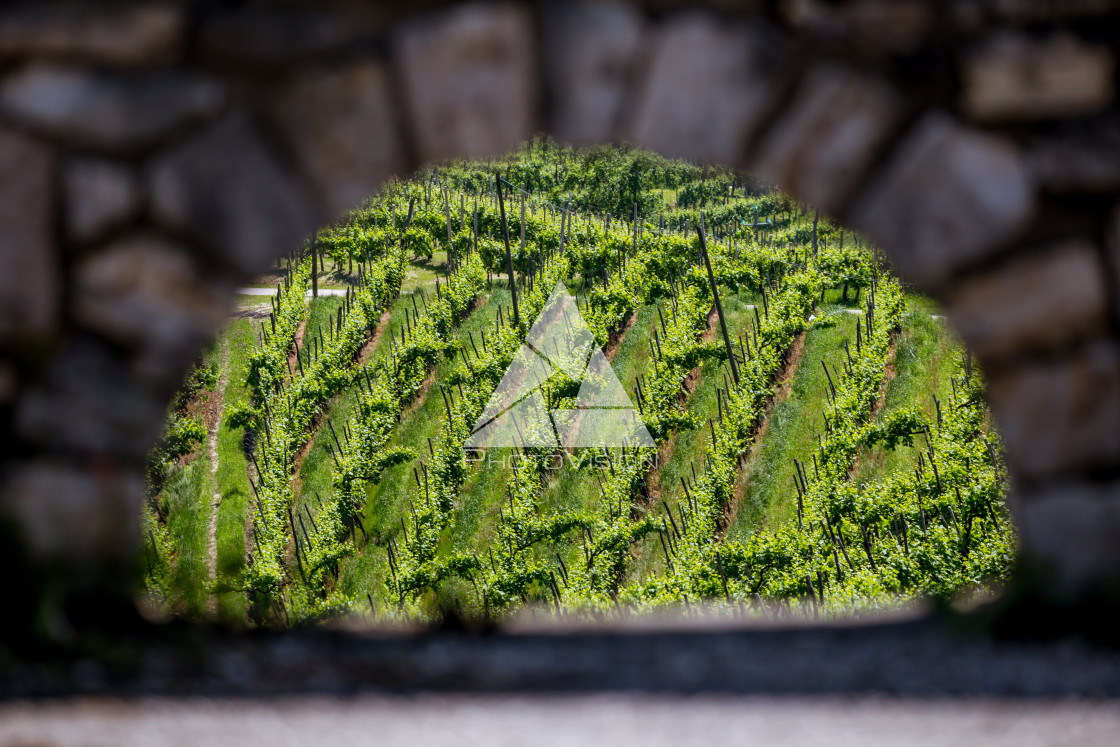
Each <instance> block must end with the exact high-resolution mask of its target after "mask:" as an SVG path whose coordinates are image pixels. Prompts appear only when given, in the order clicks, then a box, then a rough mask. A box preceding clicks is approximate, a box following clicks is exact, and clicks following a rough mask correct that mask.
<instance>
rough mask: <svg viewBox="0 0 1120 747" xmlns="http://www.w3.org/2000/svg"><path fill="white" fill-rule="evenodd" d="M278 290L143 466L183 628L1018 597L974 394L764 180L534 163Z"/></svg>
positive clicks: (949, 339) (307, 267)
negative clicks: (208, 623)
mask: <svg viewBox="0 0 1120 747" xmlns="http://www.w3.org/2000/svg"><path fill="white" fill-rule="evenodd" d="M259 285H260V286H261V287H260V288H257V289H246V290H247V291H254V292H256V293H259V294H260V295H251V294H249V293H245V294H244V295H242V296H240V297H239V300H238V305H237V308H236V309H235V312H234V317H233V319H231V321H230V324H229V325H228V327H227V328H226V329H225V330H224V331H223V333H222V334H221V336H220V337H219V338H218V340H217V341H216V342H215V343H214V344H213V345H212V346H211V348H210V349H208V350H207V351H205V352H204V354H203V355H202V358H201V360H200V363H199V365H198V367H197V369H196V370H195V371H193V372H192V373H191V375H190V377H188V380H187V381H186V382H185V383H184V386H183V389H182V390H181V391H180V392H179V393H178V394H177V396H176V398H175V400H174V402H173V403H172V406H171V409H170V412H169V419H168V424H167V427H166V431H165V434H164V437H163V439H162V440H161V442H160V443H159V445H158V446H157V448H156V449H155V450H154V451H153V452H152V454H151V457H150V460H149V483H150V485H149V501H148V504H147V506H146V508H145V516H144V537H143V540H144V549H143V559H142V563H143V568H144V571H145V582H146V588H147V590H148V596H149V599H150V601H151V604H152V605H154V606H156V607H159V608H161V609H163V610H165V611H167V612H170V613H173V614H180V615H188V616H211V617H218V618H221V619H224V620H227V621H232V622H236V623H245V624H253V625H297V624H306V623H314V622H318V621H325V620H330V619H337V618H341V617H346V616H352V617H360V618H364V619H367V620H373V621H378V622H397V621H410V620H422V621H430V620H438V619H441V618H444V617H446V616H449V615H450V616H456V617H458V618H461V619H465V620H497V619H501V618H503V617H506V616H508V615H512V614H515V613H518V612H519V611H531V612H532V614H534V615H538V616H541V615H552V616H558V617H561V618H564V619H568V618H578V619H602V618H606V617H611V616H617V615H626V614H630V613H632V612H642V611H649V610H655V609H658V608H663V607H671V608H673V609H676V610H679V611H680V612H681V613H683V614H694V613H697V614H698V613H699V610H701V609H703V610H704V611H705V612H706V613H712V614H728V615H752V614H754V615H763V616H765V615H774V614H784V613H790V612H793V613H797V614H804V615H810V616H811V615H817V616H846V615H851V614H856V613H861V612H863V611H867V610H873V609H879V608H891V607H896V606H898V605H900V604H905V603H907V602H908V601H911V600H916V599H922V598H931V597H932V598H938V599H953V598H960V597H962V596H964V597H967V596H969V595H982V594H986V593H990V592H991V591H992V590H993V589H994V588H995V587H997V586H998V584H999V582H1000V580H1001V579H1003V578H1005V577H1006V575H1007V574H1008V572H1009V571H1010V564H1011V562H1012V557H1013V554H1014V543H1015V537H1014V531H1013V527H1012V524H1011V520H1010V517H1009V514H1008V510H1007V507H1006V505H1005V500H1004V496H1005V493H1006V487H1007V486H1006V474H1005V470H1004V466H1003V460H1002V446H1001V441H1000V438H999V435H998V433H997V432H996V430H995V428H994V427H993V426H992V424H991V423H990V415H989V412H988V409H987V406H986V404H985V401H984V382H983V377H982V372H980V371H979V370H978V369H976V368H975V367H974V366H973V364H972V360H971V358H970V357H969V356H968V354H967V352H966V351H964V349H963V348H962V347H961V346H960V344H959V343H958V342H957V341H956V340H955V338H954V337H953V336H952V333H951V331H950V330H948V328H947V326H946V324H945V321H944V319H943V318H941V317H940V316H939V315H938V314H937V313H936V309H935V308H934V307H932V305H931V304H930V303H929V302H928V301H927V300H925V299H923V298H921V297H919V296H917V295H914V294H913V293H911V292H909V290H908V289H907V288H906V287H904V285H903V284H901V283H900V281H899V280H898V279H897V278H895V277H894V276H893V275H892V273H891V269H890V267H889V266H888V265H887V264H886V263H885V261H884V260H883V258H882V257H881V256H879V254H878V253H877V252H876V251H875V250H874V248H873V247H871V246H868V245H867V244H866V242H865V241H864V240H863V239H862V238H861V237H859V236H857V235H854V234H852V233H851V232H846V231H845V230H844V228H843V227H842V226H840V225H837V224H835V223H834V222H833V221H831V220H829V219H828V218H826V217H825V216H820V215H818V214H817V213H816V212H815V211H813V210H812V209H811V208H808V207H806V206H803V205H800V204H797V203H796V202H794V201H792V200H791V199H789V198H788V197H786V196H785V195H782V194H781V193H779V192H776V191H774V190H770V189H767V188H765V187H764V186H762V185H758V184H755V183H753V182H752V181H751V180H750V179H749V178H748V177H745V176H743V175H739V174H736V173H734V172H730V171H726V170H718V169H708V168H707V167H697V166H693V165H690V164H683V163H678V162H670V161H665V160H664V159H660V158H659V157H657V156H655V155H653V154H648V153H642V152H640V151H633V150H628V149H618V148H599V149H593V150H591V151H581V152H574V151H571V150H568V149H563V148H560V147H558V146H556V145H554V144H551V143H549V142H548V141H544V140H538V141H534V142H532V143H530V144H528V145H527V146H526V147H524V148H522V149H521V150H520V151H518V152H517V153H516V154H513V155H511V156H509V157H507V158H505V159H503V160H501V161H497V162H492V163H473V162H472V163H451V164H444V165H442V166H440V167H438V168H435V167H433V168H431V169H429V170H426V171H424V172H421V173H419V174H417V175H415V176H413V177H412V178H410V179H409V180H406V181H395V182H391V183H390V184H388V185H387V186H386V187H385V188H384V189H383V191H382V192H380V193H379V194H377V195H375V196H373V197H371V198H370V199H369V200H368V201H367V203H366V204H364V205H363V206H361V207H360V208H358V209H356V210H354V211H353V212H351V213H350V214H348V215H347V216H345V217H344V218H343V219H341V220H340V221H339V222H338V223H336V224H335V225H332V226H329V227H327V228H325V229H323V230H322V231H320V232H319V233H318V234H317V235H316V236H314V237H311V238H309V239H308V241H307V242H306V243H305V245H304V246H302V247H301V248H300V249H299V251H297V252H294V253H293V254H291V255H290V256H288V257H285V258H283V259H282V260H280V261H279V262H278V264H277V266H276V267H275V268H273V270H272V272H271V274H270V275H268V276H267V277H263V278H261V283H260V284H259ZM547 319H551V320H553V321H554V322H555V324H554V325H553V326H555V325H556V324H559V325H560V326H562V327H564V329H565V330H566V334H565V335H564V336H563V340H564V341H563V342H556V341H555V340H552V341H548V340H549V339H550V338H548V337H547V334H546V333H544V332H542V331H541V330H542V329H543V328H544V326H543V321H542V320H547ZM557 320H559V321H557ZM542 361H543V363H542ZM530 377H532V378H530ZM616 379H617V382H620V386H615V384H614V383H613V382H615V380H616ZM592 380H593V381H594V382H595V384H594V385H589V384H588V382H589V381H592ZM511 381H512V382H514V383H516V384H517V385H518V386H522V385H524V387H525V389H526V390H528V389H530V388H531V389H532V395H531V397H525V398H521V399H518V398H517V397H510V396H509V395H510V383H509V382H511ZM530 383H531V387H530V386H529V384H530ZM596 386H598V387H599V388H598V389H596ZM611 387H614V388H613V389H611ZM593 390H594V391H593ZM518 391H520V390H518ZM588 392H592V394H594V395H595V396H599V397H601V398H607V395H608V394H610V397H611V399H610V403H611V404H610V406H609V407H607V408H606V409H607V413H606V415H604V416H603V418H601V419H600V420H596V418H595V413H596V410H595V409H594V408H589V407H587V406H586V402H587V401H588V400H587V397H588V396H589V395H588ZM514 400H516V401H514ZM603 401H606V399H603ZM528 404H534V406H536V405H537V404H539V405H540V406H538V407H536V409H535V410H534V409H532V408H529V407H528V406H527V405H528ZM519 408H520V409H519ZM612 408H613V409H612ZM507 412H508V413H513V412H517V413H518V418H513V417H512V416H511V418H510V422H511V424H512V428H510V427H507V428H506V430H507V431H508V433H507V434H506V435H507V436H509V437H510V438H512V439H513V440H512V441H511V442H508V443H507V442H506V441H503V442H502V445H495V443H496V442H491V443H489V444H481V442H480V440H479V434H481V433H484V432H485V431H484V430H483V429H482V426H483V425H486V424H489V423H496V422H499V419H500V418H501V417H503V413H507ZM534 412H536V413H546V415H543V416H539V417H537V418H536V420H534V415H533V413H534ZM598 412H600V413H601V412H602V411H601V410H600V411H598ZM627 413H631V414H632V416H631V415H627ZM589 423H590V424H592V425H594V424H596V423H599V425H600V426H602V424H603V423H606V424H607V425H609V426H610V427H611V428H614V429H615V430H617V429H618V427H621V426H619V424H620V423H623V424H624V425H625V426H626V428H625V429H624V430H625V435H624V436H623V437H621V438H617V439H614V440H613V441H611V442H609V443H608V442H602V439H599V440H596V438H594V437H588V436H585V435H583V434H585V433H586V432H589V431H591V430H593V428H591V426H589V425H588V424H589ZM584 426H587V427H584ZM603 427H605V426H603ZM607 430H610V428H607ZM565 433H567V434H569V435H570V434H573V433H574V434H577V435H580V436H581V437H582V440H581V439H578V438H575V437H571V438H567V439H566V438H565ZM592 435H594V434H592ZM487 447H488V448H487Z"/></svg>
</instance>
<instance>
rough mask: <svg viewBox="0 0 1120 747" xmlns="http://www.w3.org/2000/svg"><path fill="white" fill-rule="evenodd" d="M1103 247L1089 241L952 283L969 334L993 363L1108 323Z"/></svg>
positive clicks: (956, 315) (957, 317) (1067, 341)
mask: <svg viewBox="0 0 1120 747" xmlns="http://www.w3.org/2000/svg"><path fill="white" fill-rule="evenodd" d="M1105 280H1106V276H1105V272H1104V265H1103V264H1102V262H1101V256H1100V252H1099V251H1098V250H1097V248H1096V247H1094V246H1092V245H1091V244H1089V243H1087V242H1083V241H1070V242H1065V243H1061V244H1058V245H1056V246H1053V247H1050V248H1049V250H1048V251H1046V252H1045V253H1044V254H1040V255H1037V256H1036V255H1033V254H1032V255H1029V256H1024V257H1020V258H1016V259H1014V260H1012V261H1009V262H1007V263H1005V264H1002V265H1000V266H998V267H997V268H995V269H993V270H990V271H987V272H984V273H980V274H975V275H969V276H967V277H965V278H963V279H961V280H960V281H959V282H957V283H954V284H953V286H952V289H951V290H950V291H949V303H948V311H949V316H950V318H951V319H952V320H953V324H954V326H955V327H956V328H957V331H958V332H960V334H961V337H963V338H964V341H965V342H966V343H967V344H968V346H969V348H970V349H971V350H973V351H974V352H975V353H976V354H977V355H979V356H980V358H981V359H982V360H983V361H984V362H985V363H986V364H991V363H993V362H995V361H999V360H1004V359H1008V358H1011V357H1014V356H1016V355H1026V354H1031V353H1038V352H1046V351H1050V350H1054V349H1059V348H1062V347H1069V346H1071V345H1073V344H1075V343H1077V342H1078V341H1079V340H1085V339H1088V338H1091V337H1094V336H1096V335H1098V334H1101V333H1103V332H1104V330H1105V328H1106V326H1107V323H1108V303H1107V298H1106V295H1105Z"/></svg>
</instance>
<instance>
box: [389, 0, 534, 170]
mask: <svg viewBox="0 0 1120 747" xmlns="http://www.w3.org/2000/svg"><path fill="white" fill-rule="evenodd" d="M534 38H535V32H534V30H533V23H532V19H531V17H530V15H529V13H528V11H527V10H525V9H524V8H522V7H520V6H514V5H488V4H469V5H464V6H459V7H456V8H454V9H451V10H447V11H444V12H442V13H440V14H438V15H434V16H428V17H426V18H424V19H422V20H418V21H413V22H410V23H407V24H405V25H404V26H402V27H400V28H399V29H398V30H397V33H396V35H395V41H394V45H393V51H394V61H395V65H396V67H397V75H398V76H399V78H400V81H401V84H402V92H403V95H404V102H405V107H406V109H407V112H408V115H409V123H408V126H409V127H410V129H411V132H413V133H414V136H415V143H416V150H417V154H418V155H419V157H420V158H421V159H423V160H424V161H434V160H439V159H444V158H453V157H473V158H478V157H485V156H495V155H499V154H502V153H505V152H506V151H509V150H511V149H513V148H514V147H515V146H516V145H517V143H519V142H521V141H522V140H525V139H527V138H528V137H529V135H531V134H532V132H533V128H534V126H535V124H536V122H535V118H536V106H537V102H536V100H535V95H534V94H535V91H536V89H537V71H536V57H535V54H534V49H533V44H532V40H533V39H534Z"/></svg>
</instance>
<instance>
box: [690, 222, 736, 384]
mask: <svg viewBox="0 0 1120 747" xmlns="http://www.w3.org/2000/svg"><path fill="white" fill-rule="evenodd" d="M696 232H697V233H698V234H700V253H701V254H702V255H704V267H705V268H706V269H707V270H708V283H710V284H711V286H712V299H713V300H714V301H715V304H716V314H717V315H718V316H719V328H720V331H721V332H723V344H724V345H725V346H726V347H727V359H728V361H730V363H731V376H732V377H734V379H735V386H739V364H738V363H736V362H735V349H734V348H733V347H731V336H730V335H728V334H727V320H726V319H724V316H723V304H721V303H720V301H719V289H718V288H717V287H716V276H715V275H714V274H713V273H712V262H711V260H709V259H708V239H707V237H706V236H705V235H704V214H703V213H700V223H699V224H698V225H697V226H696Z"/></svg>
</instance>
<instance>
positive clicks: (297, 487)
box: [292, 308, 390, 530]
mask: <svg viewBox="0 0 1120 747" xmlns="http://www.w3.org/2000/svg"><path fill="white" fill-rule="evenodd" d="M389 317H390V313H389V309H388V308H386V309H385V311H383V312H381V317H380V318H379V319H378V320H377V327H376V328H375V329H374V332H373V336H372V337H370V339H369V340H367V341H366V343H365V344H364V345H363V346H362V349H361V350H360V351H358V362H357V363H356V364H355V366H356V367H359V368H360V367H361V366H364V365H365V363H366V361H368V360H369V357H370V356H371V355H373V351H374V349H375V348H376V347H377V343H378V342H379V341H380V340H381V336H382V335H384V334H385V330H386V329H388V328H389ZM301 329H302V327H301ZM301 337H302V335H301ZM341 396H342V395H341V394H337V395H335V396H334V397H333V398H332V399H331V401H330V403H329V404H328V405H327V407H326V409H324V410H323V412H322V413H320V414H319V415H318V416H317V417H316V418H315V420H314V421H313V422H312V424H311V435H310V436H308V437H307V440H306V441H304V442H303V446H301V447H300V448H299V451H297V452H296V457H295V459H294V460H293V462H292V494H293V496H295V499H296V501H297V502H298V501H299V496H300V492H301V489H302V481H301V480H300V470H301V469H302V468H303V460H304V459H306V458H307V455H308V454H310V453H311V447H313V446H314V445H315V437H316V436H317V435H318V434H319V431H320V430H321V429H322V428H323V426H324V424H325V423H326V420H327V418H329V417H330V414H331V411H332V410H334V408H335V406H336V405H337V404H338V400H339V398H340V397H341ZM339 456H342V455H341V454H340V455H339ZM294 529H295V527H293V530H294Z"/></svg>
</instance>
